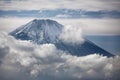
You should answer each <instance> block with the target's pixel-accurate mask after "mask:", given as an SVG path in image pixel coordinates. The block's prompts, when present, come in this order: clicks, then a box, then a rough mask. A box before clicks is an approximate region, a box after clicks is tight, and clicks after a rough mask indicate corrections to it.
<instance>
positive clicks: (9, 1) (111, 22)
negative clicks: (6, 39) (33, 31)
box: [0, 0, 120, 35]
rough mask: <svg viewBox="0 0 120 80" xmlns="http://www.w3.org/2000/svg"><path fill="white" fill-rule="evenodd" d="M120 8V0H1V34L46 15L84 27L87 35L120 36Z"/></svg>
mask: <svg viewBox="0 0 120 80" xmlns="http://www.w3.org/2000/svg"><path fill="white" fill-rule="evenodd" d="M71 5H72V6H71ZM119 7H120V0H0V31H6V32H10V31H12V30H14V29H15V28H17V27H19V26H21V25H24V24H26V23H28V22H29V21H31V20H32V19H34V18H41V17H42V16H46V15H47V16H46V17H45V18H47V17H48V18H51V16H52V19H54V20H57V21H58V22H60V23H61V24H65V25H76V26H80V27H84V31H83V32H84V33H85V34H87V35H120V26H119V25H120V23H119V22H120V8H119ZM60 9H64V10H63V11H61V10H60ZM48 10H49V11H48ZM52 10H53V11H52ZM74 10H75V11H76V12H75V11H74ZM38 16H39V17H38ZM56 17H57V19H56ZM60 17H62V18H63V19H62V18H60ZM58 18H60V19H58ZM64 18H66V19H64Z"/></svg>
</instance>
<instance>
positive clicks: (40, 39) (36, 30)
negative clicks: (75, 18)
mask: <svg viewBox="0 0 120 80" xmlns="http://www.w3.org/2000/svg"><path fill="white" fill-rule="evenodd" d="M62 27H63V25H61V24H59V23H58V22H56V21H54V20H50V19H46V20H45V19H34V20H32V21H31V22H29V23H27V24H26V25H23V26H21V27H20V28H18V29H16V30H15V31H13V32H11V33H10V34H11V35H13V36H15V38H17V39H22V40H31V41H33V42H35V43H38V44H41V43H46V42H47V43H55V42H56V41H57V40H58V36H59V35H60V33H61V31H62Z"/></svg>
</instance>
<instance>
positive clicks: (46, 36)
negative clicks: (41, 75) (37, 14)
mask: <svg viewBox="0 0 120 80" xmlns="http://www.w3.org/2000/svg"><path fill="white" fill-rule="evenodd" d="M62 28H63V25H61V24H59V23H58V22H56V21H53V20H49V19H47V20H37V19H35V20H33V21H31V22H29V23H28V24H26V25H24V26H21V27H20V28H18V29H16V30H15V31H13V32H11V33H10V35H12V36H14V37H15V38H16V39H21V40H30V41H32V42H34V43H36V44H45V43H52V44H55V46H56V47H57V48H58V49H60V50H64V51H66V52H69V53H71V54H72V55H77V56H85V55H89V54H93V53H98V54H101V55H104V56H108V57H111V56H113V55H112V54H110V53H109V52H107V51H105V50H103V49H102V48H100V47H98V46H97V45H95V44H93V43H92V42H90V41H89V40H85V42H84V43H83V44H77V45H76V44H75V45H71V44H68V43H65V42H63V41H61V40H59V35H60V34H61V32H62Z"/></svg>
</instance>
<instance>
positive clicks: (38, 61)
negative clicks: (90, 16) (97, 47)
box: [0, 32, 120, 80]
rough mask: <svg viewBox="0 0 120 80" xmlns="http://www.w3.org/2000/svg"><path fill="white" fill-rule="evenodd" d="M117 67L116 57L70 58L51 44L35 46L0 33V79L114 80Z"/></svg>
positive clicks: (119, 70)
mask: <svg viewBox="0 0 120 80" xmlns="http://www.w3.org/2000/svg"><path fill="white" fill-rule="evenodd" d="M119 66H120V57H119V56H116V57H114V58H107V57H105V56H100V55H98V54H92V55H88V56H79V57H78V56H72V55H70V54H69V53H66V52H64V51H60V50H58V49H57V48H56V47H55V45H54V44H43V45H36V44H33V43H31V42H29V41H21V40H16V39H14V38H13V37H11V36H10V35H7V34H6V33H3V32H2V33H0V79H1V80H118V79H120V77H119V76H118V75H119V73H120V67H119ZM11 73H12V74H11Z"/></svg>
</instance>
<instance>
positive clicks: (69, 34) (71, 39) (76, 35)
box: [59, 25, 84, 44]
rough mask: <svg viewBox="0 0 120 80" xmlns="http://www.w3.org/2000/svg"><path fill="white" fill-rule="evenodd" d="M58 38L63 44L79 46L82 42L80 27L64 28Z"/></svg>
mask: <svg viewBox="0 0 120 80" xmlns="http://www.w3.org/2000/svg"><path fill="white" fill-rule="evenodd" d="M59 38H60V39H61V40H63V41H64V42H67V43H73V44H74V43H75V44H81V43H83V42H84V39H83V35H82V28H81V27H80V26H71V25H67V26H64V28H63V30H62V33H61V34H60V37H59Z"/></svg>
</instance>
